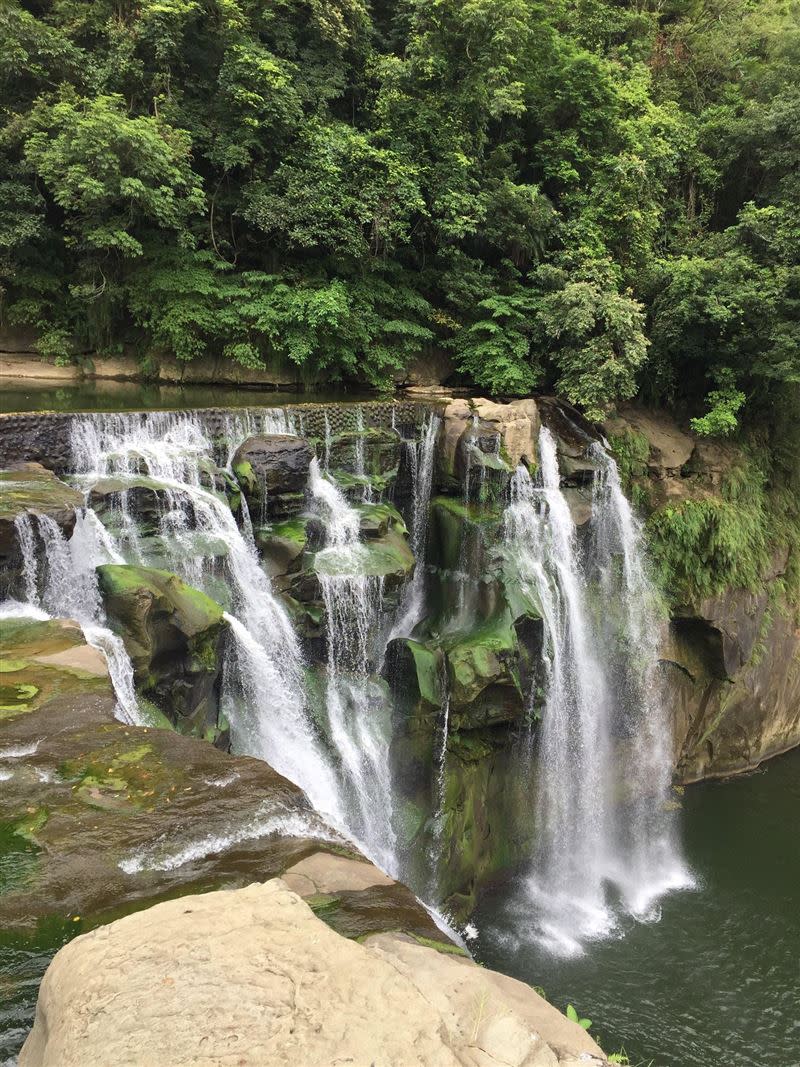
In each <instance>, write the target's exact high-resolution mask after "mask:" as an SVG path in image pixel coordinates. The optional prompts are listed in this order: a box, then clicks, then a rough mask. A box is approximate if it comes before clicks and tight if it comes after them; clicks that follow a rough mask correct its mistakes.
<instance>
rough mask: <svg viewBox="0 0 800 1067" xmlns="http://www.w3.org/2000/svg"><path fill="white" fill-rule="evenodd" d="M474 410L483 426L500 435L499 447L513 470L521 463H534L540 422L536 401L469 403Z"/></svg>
mask: <svg viewBox="0 0 800 1067" xmlns="http://www.w3.org/2000/svg"><path fill="white" fill-rule="evenodd" d="M472 406H473V410H474V411H475V413H476V414H477V416H478V418H479V419H480V421H481V422H482V423H486V424H487V425H488V426H491V427H492V428H493V429H495V430H496V432H497V433H498V434H499V435H500V441H501V447H502V449H503V451H504V452H505V454H506V456H507V458H508V462H509V464H510V465H511V467H512V468H514V467H517V466H518V465H519V464H520V463H522V462H523V461H524V462H525V463H528V464H529V465H532V464H535V463H536V457H537V455H538V446H537V442H538V438H539V429H540V426H541V420H540V418H539V409H538V407H537V406H536V401H535V400H533V399H530V400H513V401H512V402H511V403H510V404H495V403H493V402H492V401H490V400H483V399H478V400H474V401H473V402H472Z"/></svg>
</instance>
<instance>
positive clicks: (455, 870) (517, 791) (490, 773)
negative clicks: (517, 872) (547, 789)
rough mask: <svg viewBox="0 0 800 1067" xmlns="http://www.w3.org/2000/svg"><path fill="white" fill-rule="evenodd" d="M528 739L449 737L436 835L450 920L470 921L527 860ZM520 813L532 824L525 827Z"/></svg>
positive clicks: (530, 832)
mask: <svg viewBox="0 0 800 1067" xmlns="http://www.w3.org/2000/svg"><path fill="white" fill-rule="evenodd" d="M526 751H527V746H526V744H525V741H524V738H520V737H517V736H515V735H514V734H512V733H510V732H509V730H508V728H507V727H503V726H496V727H489V728H485V729H482V730H478V731H468V732H461V733H459V732H453V733H451V734H450V735H449V737H448V741H447V749H446V754H445V761H444V776H443V777H444V792H443V796H442V798H441V812H440V815H439V825H438V827H436V829H435V833H436V840H437V842H438V843H439V849H440V854H439V856H438V860H437V882H438V887H439V893H440V898H441V899H442V900H443V901H444V907H445V908H446V911H447V913H448V914H450V915H453V916H456V917H459V916H461V917H466V916H468V915H469V914H470V912H471V911H472V909H473V908H474V906H475V901H476V898H477V894H478V892H479V891H480V889H481V888H482V887H485V886H486V885H487V884H488V883H489V882H490V881H491V879H492V878H493V877H496V876H498V875H500V874H502V873H503V872H504V871H506V872H507V871H509V870H510V869H512V868H513V867H514V866H516V865H517V864H519V863H521V862H523V861H524V860H525V859H527V858H529V857H530V854H531V849H532V846H533V840H534V836H535V826H534V820H533V808H532V804H531V793H532V788H533V779H532V775H531V766H530V764H529V763H528V761H527V759H526ZM521 811H525V812H529V813H530V816H529V817H528V818H526V819H520V817H519V813H520V812H521Z"/></svg>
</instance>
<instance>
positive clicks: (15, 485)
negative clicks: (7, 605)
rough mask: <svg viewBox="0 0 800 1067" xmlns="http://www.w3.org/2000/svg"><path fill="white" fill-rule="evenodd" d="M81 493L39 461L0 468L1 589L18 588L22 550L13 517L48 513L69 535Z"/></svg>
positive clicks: (10, 589) (81, 496)
mask: <svg viewBox="0 0 800 1067" xmlns="http://www.w3.org/2000/svg"><path fill="white" fill-rule="evenodd" d="M82 505H83V495H82V494H81V493H79V492H78V490H77V489H73V488H72V486H69V485H66V484H65V483H64V482H62V481H61V480H60V479H59V478H57V477H56V476H55V474H53V472H52V471H50V470H47V469H46V468H45V467H43V466H42V465H41V463H18V464H16V465H14V466H12V467H10V468H9V469H8V470H4V471H0V589H3V590H5V591H7V592H8V593H10V594H14V593H16V592H18V587H19V582H20V575H21V570H22V553H21V550H20V544H19V537H18V533H17V529H16V526H15V525H14V524H15V521H16V520H17V519H18V518H20V517H21V516H23V515H47V516H48V517H49V518H51V519H52V520H53V522H55V524H56V525H57V526H58V527H59V529H60V530H61V531H62V533H63V534H64V535H65V536H66V537H69V535H70V534H71V533H72V530H73V528H74V526H75V518H76V508H80V507H81V506H82Z"/></svg>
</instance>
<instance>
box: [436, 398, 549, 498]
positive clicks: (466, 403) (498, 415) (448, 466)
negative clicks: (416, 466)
mask: <svg viewBox="0 0 800 1067" xmlns="http://www.w3.org/2000/svg"><path fill="white" fill-rule="evenodd" d="M540 425H541V422H540V418H539V409H538V407H537V403H536V401H535V400H533V399H528V400H514V401H512V402H511V403H510V404H498V403H495V402H494V401H491V400H486V399H484V398H482V397H478V398H476V399H473V400H465V399H463V398H458V399H455V400H451V401H450V402H449V403H448V404H447V405H446V407H445V409H444V412H443V414H442V429H441V432H440V435H439V446H438V484H439V486H440V487H441V488H443V489H447V490H450V491H453V490H455V491H463V483H464V479H465V478H466V477H467V473H468V472H469V474H470V478H471V481H472V482H473V483H474V486H471V488H475V487H477V486H479V485H483V487H484V489H485V490H486V492H487V493H491V492H492V490H496V491H497V492H499V491H502V489H504V488H505V486H506V485H507V483H508V477H509V475H510V472H511V471H513V469H514V468H515V467H517V466H518V465H519V464H520V463H523V462H524V463H527V464H528V465H533V464H535V463H536V459H537V455H538V447H537V442H538V436H539V428H540ZM473 495H475V494H474V493H473Z"/></svg>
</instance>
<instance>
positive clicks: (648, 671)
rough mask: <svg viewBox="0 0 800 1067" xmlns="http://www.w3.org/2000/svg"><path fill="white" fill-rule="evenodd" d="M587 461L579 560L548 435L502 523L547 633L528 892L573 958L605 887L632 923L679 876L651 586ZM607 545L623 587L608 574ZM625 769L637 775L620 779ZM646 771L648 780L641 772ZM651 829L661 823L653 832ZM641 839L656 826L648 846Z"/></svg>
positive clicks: (542, 930)
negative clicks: (587, 545)
mask: <svg viewBox="0 0 800 1067" xmlns="http://www.w3.org/2000/svg"><path fill="white" fill-rule="evenodd" d="M597 458H598V462H599V465H600V468H601V475H600V477H599V479H598V483H597V486H596V488H595V500H596V504H597V508H598V510H597V514H596V515H595V516H594V517H593V520H592V527H593V539H592V545H591V549H590V553H589V558H588V559H584V558H583V555H582V553H581V551H580V549H579V545H578V539H577V533H576V529H575V526H574V523H573V521H572V518H571V516H570V512H569V508H568V505H567V502H566V500H565V498H564V496H563V494H562V492H561V489H560V476H559V472H558V461H557V455H556V445H555V441H554V439H553V437H552V435H551V434H550V433H549V431H548V430H547V429H543V430H542V431H541V434H540V438H539V459H540V479H539V483H538V484H534V482H533V480H532V479H531V477H530V475H529V473H528V471H527V469H526V468H524V467H519V468H518V469H517V471H516V473H515V474H514V477H513V479H512V485H511V502H510V504H509V507H508V509H507V512H506V517H505V538H506V554H507V566H508V569H509V573H510V574H511V575H513V577H514V578H516V580H518V582H519V584H520V587H521V589H522V591H523V592H524V593H525V594H526V595H527V596H528V597H529V598H531V599H532V600H534V601H535V602H538V604H539V607H540V611H541V615H542V620H543V624H544V631H545V643H544V644H545V648H544V662H543V668H544V675H545V689H546V698H545V706H544V709H543V711H542V722H541V729H540V733H539V738H538V755H537V758H536V765H535V772H534V773H535V815H534V817H535V823H536V828H537V848H536V854H535V857H534V863H533V873H532V875H531V877H530V879H529V880H528V882H527V885H526V888H527V890H528V892H529V895H530V900H531V903H532V905H533V908H534V910H535V913H536V918H535V922H536V927H537V932H538V935H539V937H540V938H541V939H542V941H543V942H544V943H545V944H546V945H547V946H548V947H550V948H551V949H552V950H553V951H555V952H558V953H560V954H571V953H576V952H580V951H581V945H582V942H584V941H585V940H590V939H592V938H595V937H599V936H603V935H604V934H607V933H609V932H610V931H611V930H612V929H613V927H614V925H615V922H616V920H615V914H614V908H613V901H612V899H611V894H610V889H611V888H612V887H613V888H614V889H616V890H617V891H618V892H620V893H622V896H623V903H624V905H625V907H626V909H627V910H628V911H631V912H634V913H635V914H637V915H638V916H640V917H641V916H643V915H644V912H645V907H644V905H647V906H649V905H651V904H652V903H653V901H654V899H655V897H657V895H658V894H659V893H660V892H663V891H664V889H665V888H669V887H673V886H675V885H677V884H686V882H685V872H684V873H683V874H682V875H681V877H680V878H679V877H677V876H676V871H677V870H678V869H679V868H680V864H679V861H678V860H677V858H676V857H677V851H676V850H675V849H674V846H673V844H672V840H673V838H672V831H671V829H669V820H670V817H669V815H668V814H667V813H666V812H665V811H664V801H665V799H666V792H667V790H668V788H669V770H670V764H669V751H668V744H666V743H665V739H668V736H669V735H668V723H667V719H666V715H665V713H664V709H663V708H662V706H661V704H660V702H659V701H658V699H657V696H656V687H655V685H654V684H653V678H654V673H655V670H656V646H655V642H656V640H657V627H656V626H655V624H654V618H653V617H652V615H649V614H648V612H649V611H650V607H649V605H652V602H653V596H652V590H651V589H650V587H649V583H648V582H647V579H646V573H645V570H644V564H643V562H642V559H643V556H642V549H641V544H640V539H639V537H638V527H637V526H636V524H635V520H634V519H633V515H632V513H631V511H630V507H629V505H628V504H627V501H626V500H625V498H624V496H623V494H622V492H621V489H620V488H619V479H618V475H617V473H616V467H615V465H614V463H613V460H612V459H611V458H610V457H609V456H607V455H606V454H605V453H602V457H601V456H600V453H599V452H598V453H597ZM619 553H621V554H622V557H623V566H622V570H623V577H622V582H621V583H617V582H616V579H615V577H614V573H615V567H614V560H615V559H616V558H617V555H618V554H619ZM595 573H598V574H599V575H600V580H599V611H598V615H599V616H600V617H601V618H604V619H608V618H609V617H610V615H611V611H610V607H611V605H612V604H614V603H621V605H622V608H623V612H624V613H625V615H626V618H627V621H628V624H629V631H628V640H629V648H628V650H627V652H628V655H620V654H619V652H618V651H617V649H616V648H615V644H614V640H613V635H612V634H611V633H610V632H608V630H607V628H604V627H603V626H602V624H599V623H598V622H597V621H596V620H595V618H594V615H593V613H592V603H591V601H592V588H591V586H590V579H592V578H593V577H594V574H595ZM612 583H614V584H615V588H614V590H613V591H612V588H611V585H612ZM615 667H616V669H615ZM623 694H624V700H623V703H624V705H625V707H624V709H622V710H623V717H624V718H625V719H626V720H627V722H626V724H625V725H626V726H627V729H628V730H631V731H632V744H631V745H630V746H628V747H627V749H626V747H625V746H624V745H622V746H621V745H620V736H619V735H620V731H621V728H622V723H621V715H620V711H621V708H620V701H621V696H622V695H623ZM654 739H657V741H658V744H657V745H656V747H655V748H654V749H653V750H652V751H651V752H649V753H648V754H647V757H646V758H647V761H648V762H647V763H646V765H645V767H644V768H642V767H639V765H638V764H637V759H638V758H639V757H640V756H643V755H644V751H645V750H646V749H647V748H648V746H649V745H650V743H651V742H652V741H653V740H654ZM626 752H627V753H628V755H627V757H626ZM656 765H657V766H656ZM631 767H635V768H636V773H635V779H636V780H632V778H631V776H630V775H629V770H630V768H631ZM648 775H649V776H650V780H649V781H648V782H642V781H641V780H640V779H642V778H645V777H647V776H648ZM623 785H624V786H625V787H626V788H628V789H629V790H630V792H631V794H632V796H633V798H634V799H633V800H632V811H633V819H632V821H631V814H630V811H629V805H627V804H625V803H623V802H622V800H621V799H620V795H619V794H620V790H621V787H622V786H623ZM642 786H644V788H642ZM657 827H663V828H664V829H663V830H661V831H660V832H658V833H656V828H657ZM651 833H653V834H656V836H655V838H653V839H652V840H651V839H649V835H650V834H651ZM665 860H666V868H667V869H668V871H669V873H668V874H667V875H666V876H665V869H664V861H665ZM654 865H655V868H658V869H655V868H654ZM681 879H682V880H681ZM645 886H648V887H649V888H645Z"/></svg>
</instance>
